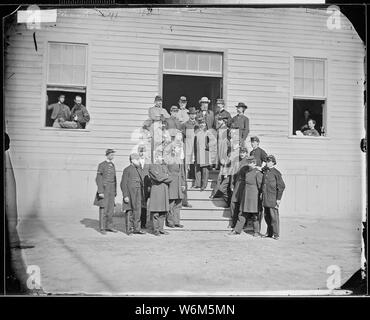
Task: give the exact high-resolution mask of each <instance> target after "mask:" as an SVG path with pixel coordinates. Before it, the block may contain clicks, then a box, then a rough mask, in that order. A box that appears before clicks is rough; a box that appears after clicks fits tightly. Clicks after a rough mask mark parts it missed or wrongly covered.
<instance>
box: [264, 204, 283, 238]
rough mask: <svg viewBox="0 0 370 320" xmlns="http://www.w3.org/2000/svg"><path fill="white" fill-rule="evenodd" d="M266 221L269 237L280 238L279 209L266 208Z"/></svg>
mask: <svg viewBox="0 0 370 320" xmlns="http://www.w3.org/2000/svg"><path fill="white" fill-rule="evenodd" d="M265 221H266V224H267V235H268V236H269V237H271V236H279V229H280V226H279V224H280V222H279V209H276V208H268V207H265Z"/></svg>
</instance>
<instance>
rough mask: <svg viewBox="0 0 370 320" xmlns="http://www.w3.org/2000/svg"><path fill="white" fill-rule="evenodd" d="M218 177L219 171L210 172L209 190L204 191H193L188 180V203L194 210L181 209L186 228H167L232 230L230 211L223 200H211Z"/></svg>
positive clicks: (179, 229)
mask: <svg viewBox="0 0 370 320" xmlns="http://www.w3.org/2000/svg"><path fill="white" fill-rule="evenodd" d="M217 176H218V171H217V170H210V171H209V180H208V184H207V188H206V189H205V190H203V191H200V189H192V188H191V185H192V181H193V180H191V179H187V185H188V202H189V204H191V205H192V208H185V207H183V208H182V209H181V224H183V225H184V228H167V229H170V230H178V231H189V230H191V231H228V230H230V227H229V225H230V217H231V215H230V209H229V208H227V205H226V203H225V201H224V200H222V199H221V198H216V199H209V196H210V195H211V192H212V190H213V187H214V186H215V184H216V181H217Z"/></svg>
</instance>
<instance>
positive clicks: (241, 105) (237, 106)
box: [235, 102, 248, 109]
mask: <svg viewBox="0 0 370 320" xmlns="http://www.w3.org/2000/svg"><path fill="white" fill-rule="evenodd" d="M235 107H236V108H244V109H247V108H248V107H247V106H246V105H245V104H244V103H243V102H239V103H238V104H237V105H236V106H235Z"/></svg>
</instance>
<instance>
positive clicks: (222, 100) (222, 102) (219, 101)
mask: <svg viewBox="0 0 370 320" xmlns="http://www.w3.org/2000/svg"><path fill="white" fill-rule="evenodd" d="M219 103H221V104H223V105H225V100H224V99H217V100H216V104H219Z"/></svg>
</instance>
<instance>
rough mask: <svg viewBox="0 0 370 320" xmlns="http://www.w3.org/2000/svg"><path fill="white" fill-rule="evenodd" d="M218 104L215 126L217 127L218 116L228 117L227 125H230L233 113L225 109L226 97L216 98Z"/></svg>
mask: <svg viewBox="0 0 370 320" xmlns="http://www.w3.org/2000/svg"><path fill="white" fill-rule="evenodd" d="M216 106H217V109H216V110H217V111H216V114H215V128H216V129H217V119H218V118H225V117H226V118H227V123H226V125H227V126H229V125H230V122H231V115H230V112H229V111H227V110H226V109H225V101H224V99H217V100H216Z"/></svg>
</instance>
